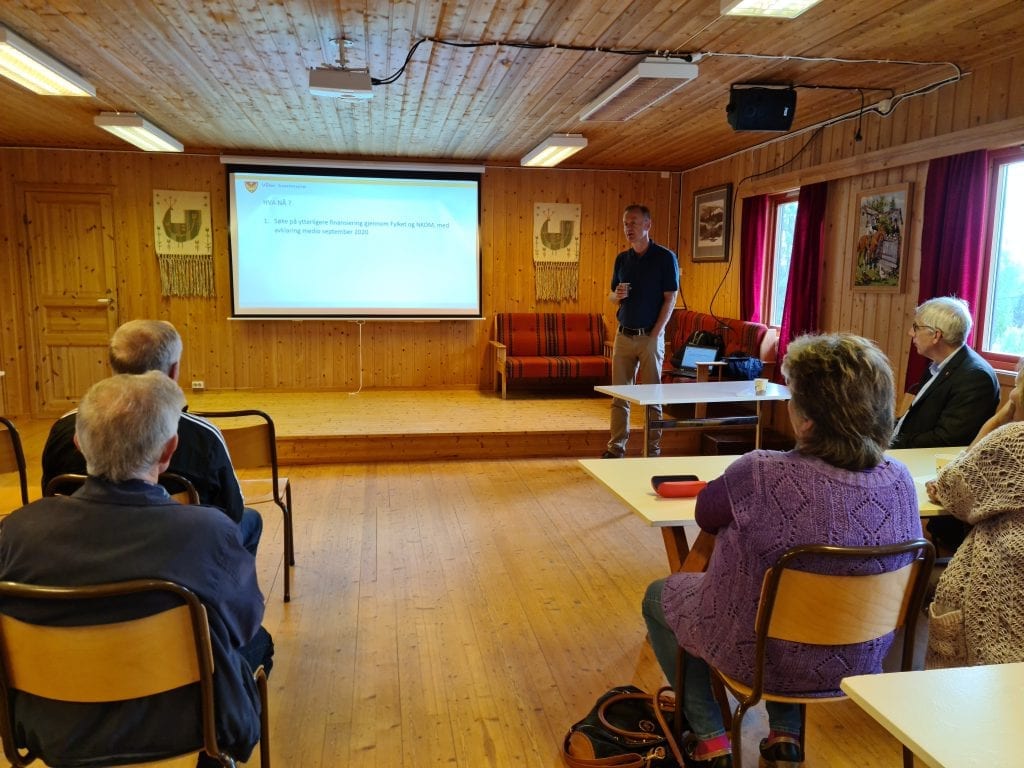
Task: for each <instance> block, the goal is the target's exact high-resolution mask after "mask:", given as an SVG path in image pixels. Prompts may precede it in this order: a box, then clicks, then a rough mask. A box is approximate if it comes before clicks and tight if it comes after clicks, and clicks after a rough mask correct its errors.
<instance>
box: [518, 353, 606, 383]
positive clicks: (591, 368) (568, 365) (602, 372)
mask: <svg viewBox="0 0 1024 768" xmlns="http://www.w3.org/2000/svg"><path fill="white" fill-rule="evenodd" d="M505 370H506V373H507V374H508V376H509V378H513V379H580V378H588V377H593V378H606V377H607V376H609V375H610V373H611V361H610V360H609V359H608V358H607V357H595V356H592V355H591V356H588V357H510V358H508V359H507V360H506V361H505Z"/></svg>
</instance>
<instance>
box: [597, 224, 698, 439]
mask: <svg viewBox="0 0 1024 768" xmlns="http://www.w3.org/2000/svg"><path fill="white" fill-rule="evenodd" d="M622 228H623V230H624V231H625V233H626V240H627V241H628V242H629V245H630V248H629V250H628V251H623V252H622V253H620V254H619V255H618V256H616V257H615V269H614V270H613V272H612V283H611V289H612V293H611V294H610V295H609V297H608V298H609V300H611V301H613V302H615V303H616V304H618V305H619V309H618V312H617V313H616V317H617V319H618V321H619V329H618V332H617V333H616V334H615V345H614V347H613V348H612V384H613V385H614V384H632V383H634V382H635V381H636V372H637V369H638V368H639V370H640V378H641V380H642V381H643V383H644V384H657V383H659V382H660V381H661V364H662V361H663V360H664V359H665V335H664V334H665V326H666V325H667V324H668V319H669V317H670V316H671V314H672V308H673V307H674V306H675V303H676V293H677V292H678V291H679V262H678V260H677V259H676V255H675V254H674V253H672V251H670V250H669V249H668V248H663V247H662V246H660V245H658V244H657V243H655V242H654V241H653V240H651V238H650V235H649V234H648V233H649V232H650V230H651V212H650V210H649V209H648V208H647V207H646V206H643V205H631V206H629V207H628V208H626V210H625V212H624V213H623V215H622ZM652 410H653V411H654V413H653V414H652V417H653V418H654V419H660V418H661V407H660V406H652ZM611 432H612V434H611V439H610V440H609V441H608V448H607V450H606V451H605V452H604V454H603V456H602V458H605V459H619V458H622V457H623V456H625V455H626V442H627V440H628V439H629V403H627V402H626V401H625V400H620V399H618V398H615V399H614V400H612V417H611ZM648 440H649V442H648V445H647V455H648V456H657V455H659V454H660V453H661V430H660V429H652V430H650V433H649V435H648Z"/></svg>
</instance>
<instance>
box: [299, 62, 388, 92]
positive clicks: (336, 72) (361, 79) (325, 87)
mask: <svg viewBox="0 0 1024 768" xmlns="http://www.w3.org/2000/svg"><path fill="white" fill-rule="evenodd" d="M309 92H310V93H311V94H313V95H314V96H329V97H332V98H336V99H372V98H373V83H372V81H371V80H370V73H369V72H353V71H351V70H348V69H328V68H326V67H320V68H318V69H311V70H309Z"/></svg>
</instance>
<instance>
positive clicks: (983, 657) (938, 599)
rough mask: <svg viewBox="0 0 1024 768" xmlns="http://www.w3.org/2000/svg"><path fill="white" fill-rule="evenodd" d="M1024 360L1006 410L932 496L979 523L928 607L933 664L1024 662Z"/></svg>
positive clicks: (932, 488) (928, 661)
mask: <svg viewBox="0 0 1024 768" xmlns="http://www.w3.org/2000/svg"><path fill="white" fill-rule="evenodd" d="M1022 368H1024V358H1021V360H1020V361H1019V362H1018V365H1017V379H1016V383H1015V385H1014V387H1013V390H1012V391H1011V392H1010V396H1009V398H1008V400H1007V402H1006V404H1005V405H1003V407H1001V408H1000V409H999V410H998V411H997V412H996V414H995V415H994V416H993V417H992V418H990V419H989V420H988V421H987V422H985V424H984V426H982V428H981V430H980V431H979V432H978V436H977V437H976V438H975V439H974V442H973V443H971V445H970V447H969V448H968V449H967V450H966V451H964V452H963V453H961V454H960V455H959V456H957V457H956V458H955V459H953V460H952V461H951V462H949V463H948V464H946V466H944V467H943V468H942V469H941V470H939V474H938V477H936V478H935V480H934V481H932V482H930V483H928V484H927V489H928V495H929V496H930V497H931V498H932V500H933V501H936V502H938V503H940V504H942V505H943V506H944V507H945V508H946V510H947V511H948V512H949V513H950V514H952V515H953V516H955V517H957V518H958V519H960V520H963V521H965V522H967V523H970V524H971V525H973V526H974V527H973V528H972V529H971V532H970V533H969V534H968V535H967V538H966V539H965V540H964V543H963V544H961V545H960V547H959V549H957V551H956V555H954V556H953V559H952V560H950V562H949V565H948V566H947V567H946V570H945V572H944V573H943V574H942V576H941V577H940V578H939V583H938V586H937V587H936V590H935V600H934V601H933V602H932V604H931V607H930V608H929V617H930V620H929V625H928V626H929V631H928V652H927V654H926V656H925V666H926V667H927V668H936V667H959V666H973V665H976V664H1004V663H1008V662H1019V661H1024V600H1021V590H1022V588H1024V399H1022V398H1024V370H1022Z"/></svg>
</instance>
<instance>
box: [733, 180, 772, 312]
mask: <svg viewBox="0 0 1024 768" xmlns="http://www.w3.org/2000/svg"><path fill="white" fill-rule="evenodd" d="M770 212H771V206H770V205H769V202H768V195H756V196H755V197H748V198H746V199H744V201H743V218H742V220H741V222H740V318H741V319H743V320H747V321H749V322H751V323H760V322H761V297H762V295H763V289H764V285H763V280H764V262H765V256H766V253H765V245H766V243H767V242H768V220H769V214H770Z"/></svg>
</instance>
